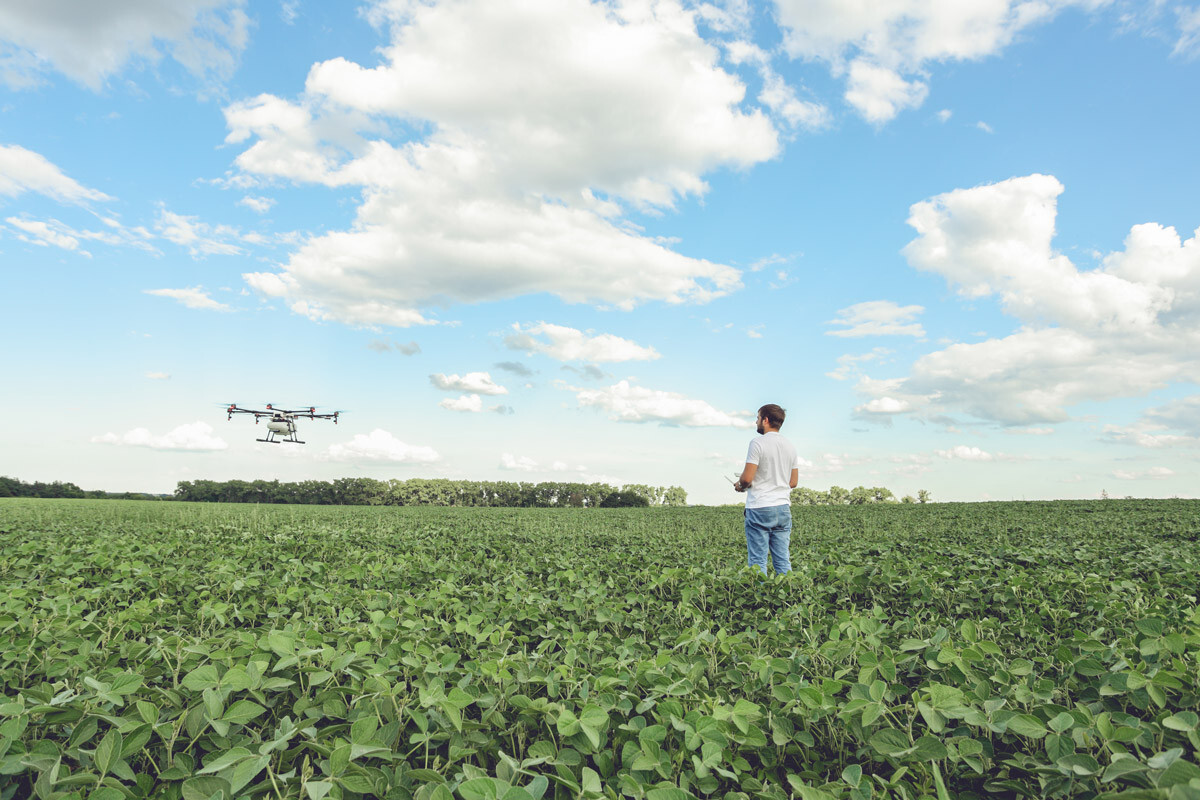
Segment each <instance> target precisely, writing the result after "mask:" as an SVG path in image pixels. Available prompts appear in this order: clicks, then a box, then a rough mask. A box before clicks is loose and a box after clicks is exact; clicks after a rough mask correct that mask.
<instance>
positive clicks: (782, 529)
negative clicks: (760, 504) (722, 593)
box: [745, 506, 792, 575]
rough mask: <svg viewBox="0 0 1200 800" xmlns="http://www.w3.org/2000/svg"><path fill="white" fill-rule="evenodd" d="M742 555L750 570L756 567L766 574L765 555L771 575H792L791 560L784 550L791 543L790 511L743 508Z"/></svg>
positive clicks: (771, 507) (789, 509) (786, 508)
mask: <svg viewBox="0 0 1200 800" xmlns="http://www.w3.org/2000/svg"><path fill="white" fill-rule="evenodd" d="M745 515H746V553H747V556H748V559H749V565H750V566H751V567H758V568H759V570H761V571H762V574H764V575H766V574H767V552H768V551H770V553H771V563H772V565H773V566H774V567H775V574H776V575H782V574H783V573H785V572H791V571H792V559H791V556H790V555H789V554H788V548H789V547H790V545H791V543H792V507H791V506H770V507H768V508H747V509H746V510H745Z"/></svg>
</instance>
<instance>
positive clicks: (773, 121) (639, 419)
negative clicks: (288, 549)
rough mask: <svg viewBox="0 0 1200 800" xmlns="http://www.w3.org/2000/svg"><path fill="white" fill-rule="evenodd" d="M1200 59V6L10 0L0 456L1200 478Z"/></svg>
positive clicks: (711, 477)
mask: <svg viewBox="0 0 1200 800" xmlns="http://www.w3.org/2000/svg"><path fill="white" fill-rule="evenodd" d="M1198 98H1200V3H1198V2H1196V1H1195V0H1158V1H1154V2H1147V1H1145V0H1143V1H1142V2H1132V1H1129V2H1126V1H1124V0H969V1H966V0H964V1H963V2H928V1H927V0H870V1H868V0H772V1H771V2H761V3H752V2H747V0H725V2H717V1H715V0H714V2H705V3H695V2H681V1H680V0H669V1H668V0H613V2H607V3H604V2H588V0H438V1H434V0H368V2H362V3H351V2H347V3H315V2H306V1H305V0H288V1H286V2H278V1H277V0H269V1H268V0H264V1H263V2H245V1H243V0H176V2H172V3H157V2H153V1H152V0H112V1H111V2H107V3H103V4H96V3H82V2H78V0H43V2H40V3H21V2H11V1H8V2H0V265H2V266H0V269H2V275H3V290H2V291H0V333H2V334H3V337H4V341H5V343H6V346H5V347H4V351H3V356H0V359H2V360H0V375H3V379H2V380H3V383H4V390H3V391H2V392H0V474H4V475H9V476H11V477H16V478H20V479H22V480H25V481H34V480H43V481H51V480H64V481H71V482H74V483H76V484H78V485H80V486H82V487H83V488H86V489H106V490H110V491H147V492H164V493H165V492H170V491H172V490H173V489H174V487H175V485H176V484H177V482H179V481H183V480H196V479H211V480H228V479H234V478H239V479H244V480H251V479H256V478H264V479H279V480H285V481H292V480H305V479H311V478H317V479H326V480H328V479H333V478H337V477H355V476H365V477H372V478H377V479H390V478H398V479H408V478H417V477H445V478H454V479H473V480H511V481H535V482H536V481H572V482H574V481H582V482H596V481H600V482H606V483H611V484H614V485H618V486H619V485H621V484H626V483H645V484H652V485H659V486H668V485H678V486H682V487H684V488H685V489H686V490H687V491H688V495H689V500H690V501H691V502H693V503H708V504H717V503H730V502H737V501H738V499H739V498H740V496H738V495H735V494H733V491H732V489H731V487H730V486H729V484H728V483H727V482H726V481H725V476H729V475H732V474H733V473H734V472H736V471H738V470H740V467H741V464H742V463H743V461H744V455H745V452H746V447H747V444H748V442H749V440H750V439H751V438H752V437H753V436H754V430H753V423H754V417H755V412H756V410H757V409H758V407H759V406H761V405H763V404H766V403H778V404H779V405H782V406H783V407H784V408H785V409H787V420H786V422H785V423H784V426H783V429H782V433H783V434H784V435H785V436H786V437H788V438H789V439H790V440H791V441H792V442H793V443H794V444H795V445H796V447H797V451H798V452H799V454H800V458H801V470H800V473H801V474H800V482H801V485H804V486H809V487H813V488H817V489H827V488H828V487H830V486H831V485H838V486H843V487H847V488H852V487H854V486H858V485H864V486H868V487H873V486H883V487H887V488H889V489H891V490H892V491H893V492H894V493H895V494H896V495H897V496H902V495H904V494H916V492H917V491H918V490H920V489H925V490H927V491H929V492H930V493H931V494H932V497H933V499H934V500H935V501H938V500H942V501H954V500H988V499H996V500H1008V499H1053V498H1094V497H1100V496H1102V493H1103V494H1105V495H1107V496H1110V497H1125V496H1135V497H1173V496H1179V497H1194V496H1196V495H1197V483H1196V477H1197V469H1196V467H1197V456H1198V455H1200V389H1198V388H1197V381H1198V380H1200V236H1198V235H1200V191H1198V188H1197V187H1200V158H1198V148H1197V138H1196V136H1197V135H1196V131H1197V130H1200V102H1198ZM229 403H237V404H238V405H241V406H246V407H255V406H258V407H261V406H262V405H264V404H266V403H274V404H275V405H277V406H282V407H308V406H316V407H318V410H321V411H333V410H340V411H342V412H344V413H342V414H341V415H340V416H339V419H338V422H337V424H336V425H335V424H333V423H332V422H329V421H302V422H301V423H300V436H301V438H302V439H304V440H305V441H306V442H307V444H305V445H292V444H264V443H260V442H257V441H255V440H256V438H257V437H261V436H262V435H263V433H264V427H265V426H263V425H260V426H258V427H257V428H256V427H255V425H254V423H253V421H252V420H251V419H250V418H248V417H241V416H238V417H235V418H234V419H232V420H228V419H227V418H226V414H225V412H224V406H226V405H227V404H229Z"/></svg>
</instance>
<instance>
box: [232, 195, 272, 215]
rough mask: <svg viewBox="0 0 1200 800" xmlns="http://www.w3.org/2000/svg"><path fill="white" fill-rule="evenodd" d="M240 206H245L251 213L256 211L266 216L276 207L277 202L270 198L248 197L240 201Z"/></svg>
mask: <svg viewBox="0 0 1200 800" xmlns="http://www.w3.org/2000/svg"><path fill="white" fill-rule="evenodd" d="M238 205H239V206H245V207H246V208H248V209H250V210H251V211H256V212H258V213H259V214H265V213H267V212H268V211H270V210H271V207H272V206H273V205H275V200H274V199H272V198H270V197H254V196H252V195H246V196H245V197H243V198H242V199H241V200H238Z"/></svg>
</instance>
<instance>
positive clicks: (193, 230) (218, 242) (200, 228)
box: [154, 208, 242, 256]
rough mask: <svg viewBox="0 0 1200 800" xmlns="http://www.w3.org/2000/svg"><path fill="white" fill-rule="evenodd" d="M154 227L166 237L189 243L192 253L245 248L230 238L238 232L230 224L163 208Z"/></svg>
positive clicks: (235, 252)
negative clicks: (209, 220)
mask: <svg viewBox="0 0 1200 800" xmlns="http://www.w3.org/2000/svg"><path fill="white" fill-rule="evenodd" d="M154 228H155V230H157V231H158V233H159V235H160V236H162V237H163V238H164V239H166V240H167V241H169V242H173V243H175V244H177V245H180V246H182V247H186V248H187V249H188V252H189V253H190V254H191V255H193V256H202V255H222V256H236V255H241V254H242V248H241V247H239V246H238V245H236V244H234V243H233V242H231V241H229V240H230V239H232V238H237V237H238V236H239V234H238V232H237V230H236V229H234V228H232V227H230V226H228V225H209V224H208V223H206V222H200V221H198V220H197V218H196V217H187V216H184V215H182V214H176V213H174V212H173V211H168V210H166V209H165V208H160V209H159V211H158V220H157V221H156V222H155V224H154Z"/></svg>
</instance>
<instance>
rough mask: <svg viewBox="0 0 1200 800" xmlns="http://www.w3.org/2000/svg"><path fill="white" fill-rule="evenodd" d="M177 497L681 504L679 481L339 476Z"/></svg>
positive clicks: (186, 491) (232, 484)
mask: <svg viewBox="0 0 1200 800" xmlns="http://www.w3.org/2000/svg"><path fill="white" fill-rule="evenodd" d="M175 499H176V500H188V501H192V502H202V503H297V504H305V505H330V506H333V505H340V506H466V507H472V508H497V507H504V508H554V507H564V506H574V507H579V508H615V507H629V506H652V505H653V506H685V505H687V492H686V491H684V490H683V489H682V488H681V487H679V486H667V487H664V486H647V485H645V484H640V483H631V484H625V485H624V486H622V487H620V488H619V489H618V488H617V487H615V486H610V485H608V484H606V483H563V482H543V483H529V482H518V481H468V480H450V479H448V478H410V479H408V480H399V479H392V480H376V479H374V478H338V479H337V480H333V481H320V480H307V481H297V482H291V483H285V482H280V481H277V480H273V481H265V480H255V481H241V480H230V481H210V480H195V481H180V482H179V484H178V485H177V487H176V489H175Z"/></svg>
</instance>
